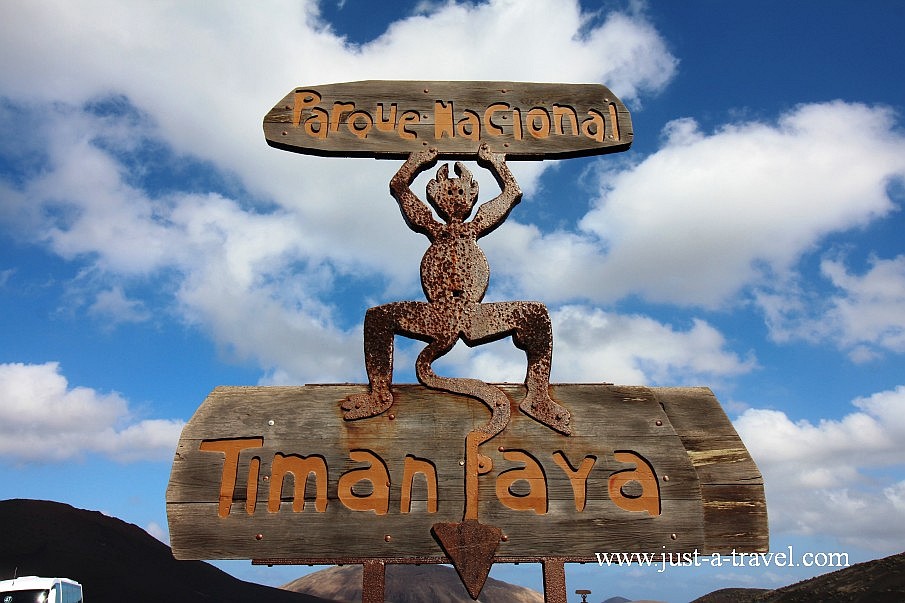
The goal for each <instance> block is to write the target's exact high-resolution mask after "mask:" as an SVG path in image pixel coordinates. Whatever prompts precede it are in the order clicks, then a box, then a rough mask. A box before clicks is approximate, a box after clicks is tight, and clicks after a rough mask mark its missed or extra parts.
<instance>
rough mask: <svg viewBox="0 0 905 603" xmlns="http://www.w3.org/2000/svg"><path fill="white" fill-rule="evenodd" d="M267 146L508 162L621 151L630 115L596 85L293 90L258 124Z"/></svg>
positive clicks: (369, 85)
mask: <svg viewBox="0 0 905 603" xmlns="http://www.w3.org/2000/svg"><path fill="white" fill-rule="evenodd" d="M264 133H265V137H266V139H267V141H268V143H270V144H271V145H273V146H276V147H278V148H283V149H286V150H291V151H296V152H299V153H310V154H323V155H340V156H374V157H381V156H404V155H406V154H408V153H411V152H414V151H418V150H422V149H424V148H427V147H428V146H430V147H434V148H437V149H438V150H439V152H440V154H441V156H466V155H473V154H474V153H475V152H476V151H477V148H478V144H479V143H481V142H483V143H486V144H487V145H488V146H489V147H490V149H491V151H494V152H500V153H505V154H506V156H507V158H509V159H542V158H544V157H569V156H577V155H595V154H601V153H612V152H618V151H624V150H625V149H627V148H628V147H629V146H630V145H631V142H632V126H631V117H630V115H629V112H628V110H627V109H626V108H625V106H624V105H623V104H622V102H621V101H620V100H619V99H618V98H616V96H615V95H614V94H613V93H612V92H610V91H609V90H608V89H607V88H606V87H604V86H602V85H599V84H558V85H552V84H522V83H513V82H383V81H371V82H352V83H346V84H328V85H324V86H311V87H299V88H296V89H294V90H293V91H292V92H290V93H289V94H288V95H287V96H286V97H285V98H284V99H283V100H282V101H281V102H280V103H279V104H277V105H276V106H275V107H274V108H273V109H272V110H271V111H270V112H269V113H268V114H267V116H266V117H265V118H264Z"/></svg>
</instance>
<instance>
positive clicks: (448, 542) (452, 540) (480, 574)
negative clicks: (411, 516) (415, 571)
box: [431, 519, 503, 599]
mask: <svg viewBox="0 0 905 603" xmlns="http://www.w3.org/2000/svg"><path fill="white" fill-rule="evenodd" d="M431 530H432V531H433V533H434V536H435V537H436V538H437V541H438V542H439V543H440V545H441V546H442V548H443V551H444V552H445V553H446V556H447V557H449V560H450V561H452V564H453V567H454V568H456V572H457V573H458V574H459V578H460V579H461V580H462V584H463V585H464V586H465V590H467V591H468V594H469V595H471V598H472V599H477V598H478V595H480V594H481V590H482V589H483V588H484V583H485V582H486V581H487V575H488V574H489V573H490V566H492V565H493V556H494V554H495V553H496V550H497V547H498V546H499V544H500V538H501V537H502V535H503V531H502V530H501V529H500V528H496V527H493V526H487V525H484V524H482V523H480V522H478V521H477V520H476V519H466V520H465V521H462V522H459V523H435V524H434V526H433V528H431Z"/></svg>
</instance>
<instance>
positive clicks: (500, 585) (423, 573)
mask: <svg viewBox="0 0 905 603" xmlns="http://www.w3.org/2000/svg"><path fill="white" fill-rule="evenodd" d="M282 588H285V589H287V590H291V591H293V592H299V593H308V594H311V595H317V596H319V597H325V598H328V599H335V600H337V601H343V602H344V603H345V602H354V601H361V566H360V565H344V566H342V567H331V568H328V569H325V570H321V571H319V572H314V573H313V574H308V575H307V576H303V577H301V578H299V579H298V580H293V581H292V582H290V583H289V584H285V585H283V587H282ZM384 600H385V601H386V603H474V602H473V600H472V598H471V597H470V596H469V595H468V592H467V591H466V590H465V587H464V586H462V581H461V580H460V579H459V575H458V574H457V573H456V570H454V569H453V568H451V567H446V566H442V565H387V566H386V588H385V590H384ZM478 601H480V602H481V603H543V601H544V596H543V595H542V594H541V593H539V592H537V591H536V590H531V589H530V588H525V587H524V586H516V585H514V584H509V583H507V582H502V581H500V580H494V579H493V578H487V582H486V583H485V584H484V590H482V591H481V596H480V597H478Z"/></svg>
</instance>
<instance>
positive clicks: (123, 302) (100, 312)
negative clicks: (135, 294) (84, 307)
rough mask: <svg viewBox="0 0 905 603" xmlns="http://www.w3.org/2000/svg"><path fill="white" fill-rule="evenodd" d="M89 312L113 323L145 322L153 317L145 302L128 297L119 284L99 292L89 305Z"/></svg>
mask: <svg viewBox="0 0 905 603" xmlns="http://www.w3.org/2000/svg"><path fill="white" fill-rule="evenodd" d="M88 313H89V314H92V315H94V316H97V317H99V318H103V319H106V320H108V321H111V322H112V324H120V323H127V322H144V321H146V320H148V319H149V318H150V317H151V313H150V312H149V311H148V310H147V308H145V306H144V303H143V302H141V301H139V300H136V299H128V298H127V297H126V294H125V293H124V292H123V288H122V287H121V286H119V285H115V286H114V287H113V288H111V289H108V290H106V291H101V292H99V293H98V294H97V297H96V298H95V300H94V303H92V304H91V306H89V307H88Z"/></svg>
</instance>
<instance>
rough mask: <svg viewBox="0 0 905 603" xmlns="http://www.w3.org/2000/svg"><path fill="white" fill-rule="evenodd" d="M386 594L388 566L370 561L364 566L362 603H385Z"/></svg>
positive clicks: (374, 560)
mask: <svg viewBox="0 0 905 603" xmlns="http://www.w3.org/2000/svg"><path fill="white" fill-rule="evenodd" d="M385 592H386V566H385V565H384V563H383V561H380V560H377V559H370V560H368V561H365V562H364V563H363V564H362V571H361V603H383V600H384V594H385Z"/></svg>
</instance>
